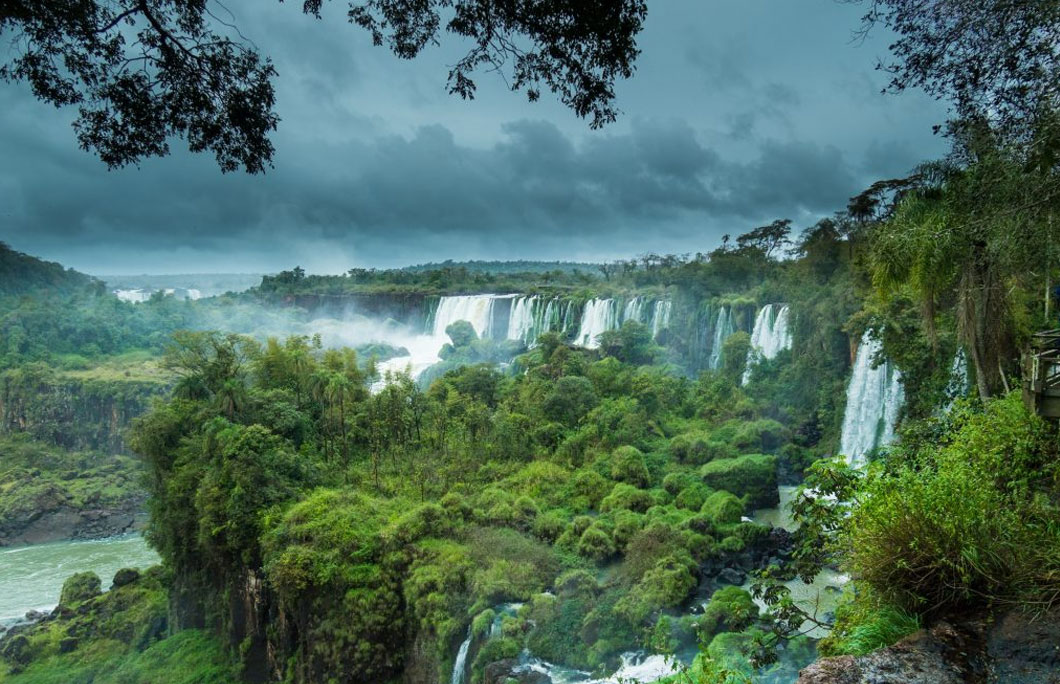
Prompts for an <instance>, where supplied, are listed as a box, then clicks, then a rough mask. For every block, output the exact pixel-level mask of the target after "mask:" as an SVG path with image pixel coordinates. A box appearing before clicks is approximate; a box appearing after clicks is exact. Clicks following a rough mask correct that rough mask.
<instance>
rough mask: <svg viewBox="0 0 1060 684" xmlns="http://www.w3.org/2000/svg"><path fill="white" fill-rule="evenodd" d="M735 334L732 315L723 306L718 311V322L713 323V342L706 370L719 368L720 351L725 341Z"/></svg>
mask: <svg viewBox="0 0 1060 684" xmlns="http://www.w3.org/2000/svg"><path fill="white" fill-rule="evenodd" d="M734 332H736V327H735V326H734V325H733V322H732V313H731V312H730V311H729V307H727V306H723V307H721V309H719V310H718V320H717V321H716V322H715V323H714V342H713V344H711V347H710V360H709V361H708V362H707V368H710V369H717V368H719V367H720V366H721V349H722V347H724V346H725V340H727V339H729V336H730V335H732V334H733V333H734Z"/></svg>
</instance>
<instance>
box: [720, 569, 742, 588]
mask: <svg viewBox="0 0 1060 684" xmlns="http://www.w3.org/2000/svg"><path fill="white" fill-rule="evenodd" d="M746 579H747V574H746V573H744V572H743V571H742V570H737V569H736V568H725V569H724V570H722V571H721V572H719V573H718V581H719V582H724V583H725V584H735V585H740V584H743V583H744V580H746Z"/></svg>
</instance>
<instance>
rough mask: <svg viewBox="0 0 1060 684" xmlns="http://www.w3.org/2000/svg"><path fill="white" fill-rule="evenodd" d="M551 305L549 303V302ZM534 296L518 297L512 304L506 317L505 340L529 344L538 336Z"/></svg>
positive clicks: (536, 300) (535, 298) (536, 301)
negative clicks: (506, 330)
mask: <svg viewBox="0 0 1060 684" xmlns="http://www.w3.org/2000/svg"><path fill="white" fill-rule="evenodd" d="M549 303H550V304H551V302H549ZM537 305H538V299H537V297H536V296H530V297H518V298H516V299H515V301H514V302H512V311H511V313H510V314H509V315H508V334H507V336H506V337H507V339H509V340H519V341H521V342H523V343H524V344H528V345H529V344H531V343H532V342H533V341H534V340H535V339H536V338H537V335H538V334H540V332H544V331H539V330H538V328H540V325H539V324H538V321H537V319H536V317H535V313H536V312H537V309H538V306H537Z"/></svg>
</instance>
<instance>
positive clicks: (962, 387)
mask: <svg viewBox="0 0 1060 684" xmlns="http://www.w3.org/2000/svg"><path fill="white" fill-rule="evenodd" d="M966 394H968V358H967V357H966V356H965V355H964V348H963V347H958V349H957V353H956V354H954V355H953V363H952V364H951V365H950V381H949V383H948V384H947V385H946V398H947V402H946V406H944V407H943V409H942V410H943V412H945V413H949V412H950V409H952V408H953V404H954V402H956V401H957V399H959V398H960V397H963V396H964V395H966Z"/></svg>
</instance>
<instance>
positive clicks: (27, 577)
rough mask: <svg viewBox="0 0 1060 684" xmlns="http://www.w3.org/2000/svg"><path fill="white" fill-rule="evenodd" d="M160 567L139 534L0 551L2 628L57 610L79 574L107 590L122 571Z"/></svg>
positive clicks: (151, 550)
mask: <svg viewBox="0 0 1060 684" xmlns="http://www.w3.org/2000/svg"><path fill="white" fill-rule="evenodd" d="M157 563H158V554H156V553H155V551H154V549H152V548H151V547H149V546H148V545H147V542H146V541H144V539H143V537H141V536H140V535H139V534H129V535H124V536H121V537H112V538H110V539H98V540H93V541H72V542H71V541H67V542H55V543H52V544H36V545H33V546H20V547H17V548H4V549H0V625H9V624H11V623H13V622H17V621H18V620H19V619H21V618H22V617H23V616H24V615H25V614H26V612H27V611H30V610H51V609H52V608H54V607H55V605H56V604H57V603H59V592H60V591H61V590H62V588H63V581H64V580H65V579H66V578H67V577H69V576H70V575H72V574H74V573H75V572H84V571H87V570H91V571H92V572H94V573H96V574H97V575H99V578H100V580H102V581H103V588H104V589H109V588H110V584H111V580H112V579H113V578H114V573H115V572H117V571H118V570H120V569H121V568H140V569H145V568H147V567H150V566H152V565H155V564H157Z"/></svg>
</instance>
